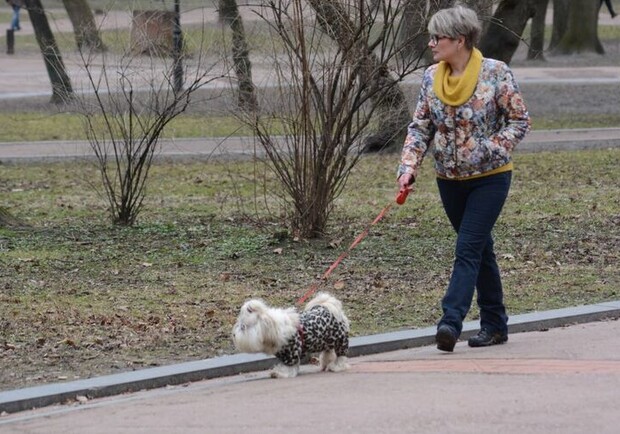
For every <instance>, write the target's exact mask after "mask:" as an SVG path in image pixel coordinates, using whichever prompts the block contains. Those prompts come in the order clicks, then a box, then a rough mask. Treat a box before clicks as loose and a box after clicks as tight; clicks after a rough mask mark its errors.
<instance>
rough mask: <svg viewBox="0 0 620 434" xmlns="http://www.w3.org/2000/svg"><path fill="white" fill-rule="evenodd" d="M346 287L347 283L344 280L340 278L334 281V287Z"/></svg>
mask: <svg viewBox="0 0 620 434" xmlns="http://www.w3.org/2000/svg"><path fill="white" fill-rule="evenodd" d="M344 287H345V284H344V282H343V281H342V280H339V281H338V282H336V283H334V289H338V290H340V289H343V288H344Z"/></svg>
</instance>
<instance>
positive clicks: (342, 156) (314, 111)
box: [241, 0, 417, 238]
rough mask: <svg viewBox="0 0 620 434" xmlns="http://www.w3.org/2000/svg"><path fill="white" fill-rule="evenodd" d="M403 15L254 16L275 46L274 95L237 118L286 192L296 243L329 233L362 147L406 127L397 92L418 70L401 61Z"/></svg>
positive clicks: (290, 4)
mask: <svg viewBox="0 0 620 434" xmlns="http://www.w3.org/2000/svg"><path fill="white" fill-rule="evenodd" d="M401 6H402V5H400V4H399V2H398V1H396V2H394V1H388V0H386V1H383V2H380V4H379V6H378V7H377V8H376V9H371V8H368V7H365V3H364V2H346V1H329V2H328V1H318V0H312V1H310V2H303V1H301V0H286V1H285V0H274V1H271V2H269V3H268V7H267V8H266V9H263V10H257V11H256V13H257V14H259V15H260V16H261V17H262V18H263V20H264V21H265V22H266V23H267V24H268V25H269V29H270V30H269V31H270V34H271V40H272V41H273V46H272V47H271V48H272V52H271V53H270V56H269V63H270V66H271V67H272V71H273V76H272V77H271V78H270V82H271V83H272V84H273V85H274V90H273V92H271V96H270V98H269V99H265V100H264V101H260V102H259V107H260V109H258V110H256V111H246V112H244V113H243V114H242V116H241V119H242V121H243V122H244V123H245V124H247V125H249V126H250V127H251V128H252V130H253V132H254V135H255V137H256V140H257V142H258V143H259V145H260V147H261V148H262V149H263V150H264V151H265V154H266V163H267V164H268V166H269V167H270V168H271V169H272V170H273V171H274V172H275V173H276V175H277V177H278V179H279V180H280V182H281V184H282V186H283V190H284V192H285V194H283V195H282V196H283V197H282V198H283V199H284V201H285V202H286V204H287V209H289V217H288V219H289V221H290V225H291V227H292V230H293V232H294V233H295V234H296V235H298V236H301V237H305V238H315V237H320V236H322V235H323V234H324V232H325V229H326V225H327V222H328V219H329V216H330V213H331V212H332V210H333V206H334V200H335V199H336V198H337V197H338V195H339V194H340V193H341V192H342V190H343V188H344V187H345V185H346V182H347V179H348V177H349V174H350V173H351V170H352V169H353V167H354V166H355V165H356V163H357V162H358V160H359V158H360V157H361V155H362V151H363V147H364V140H365V139H366V138H367V137H369V136H370V135H371V134H372V132H373V130H374V129H375V128H376V126H377V125H378V124H381V122H382V120H384V118H385V117H386V116H387V117H390V116H392V117H396V118H399V119H402V110H403V106H402V104H400V103H401V102H403V101H404V99H402V92H401V91H400V89H399V87H398V85H399V83H400V82H401V81H402V80H403V79H404V78H405V77H406V75H407V74H409V73H410V72H412V71H413V70H414V69H416V67H417V62H403V61H402V60H400V58H399V56H398V54H399V51H400V50H401V49H402V46H400V45H399V42H398V40H397V39H398V38H397V37H396V35H397V33H398V26H399V25H400V10H402V7H401ZM405 111H406V105H405ZM378 113H380V116H377V114H378ZM405 119H406V120H404V121H402V122H403V123H404V125H403V128H404V127H405V126H406V123H407V122H408V119H409V115H408V114H407V113H406V117H405Z"/></svg>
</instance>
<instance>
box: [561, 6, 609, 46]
mask: <svg viewBox="0 0 620 434" xmlns="http://www.w3.org/2000/svg"><path fill="white" fill-rule="evenodd" d="M599 6H600V3H599V2H598V1H591V0H573V1H572V2H571V4H570V8H569V10H568V22H567V24H568V25H567V28H566V32H565V33H564V35H563V36H562V39H560V41H559V43H558V45H557V47H555V49H554V52H555V53H557V54H573V53H583V52H591V53H599V54H604V53H605V50H604V49H603V45H602V44H601V41H600V40H599V38H598V11H599Z"/></svg>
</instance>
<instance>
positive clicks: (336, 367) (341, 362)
mask: <svg viewBox="0 0 620 434" xmlns="http://www.w3.org/2000/svg"><path fill="white" fill-rule="evenodd" d="M350 367H351V366H350V365H349V364H348V363H347V358H346V357H345V356H340V357H338V358H337V359H336V360H335V361H333V362H332V363H330V364H329V365H327V370H328V371H331V372H342V371H346V370H347V369H349V368H350Z"/></svg>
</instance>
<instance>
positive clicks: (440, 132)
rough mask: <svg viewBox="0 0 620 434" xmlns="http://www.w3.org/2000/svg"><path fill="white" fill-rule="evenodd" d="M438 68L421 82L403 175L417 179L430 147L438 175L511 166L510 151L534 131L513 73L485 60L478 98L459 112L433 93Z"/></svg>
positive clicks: (469, 173)
mask: <svg viewBox="0 0 620 434" xmlns="http://www.w3.org/2000/svg"><path fill="white" fill-rule="evenodd" d="M436 71H437V65H433V66H431V67H429V68H428V69H427V70H426V71H425V73H424V77H423V79H422V87H421V90H420V97H419V99H418V104H417V107H416V110H415V113H414V115H413V122H411V124H409V127H408V132H407V138H406V139H405V144H404V147H403V151H402V159H401V165H400V167H399V170H398V176H400V175H402V174H403V173H411V174H412V175H413V176H414V179H415V177H416V175H417V172H418V168H419V167H420V164H421V163H422V160H423V159H424V155H425V154H426V152H427V150H428V148H429V146H430V145H431V143H432V144H433V146H432V148H433V151H432V153H433V156H434V157H435V170H436V171H437V175H438V176H439V177H442V178H448V179H462V178H467V177H470V176H475V175H480V174H484V173H485V172H489V171H491V170H495V169H497V168H500V167H502V166H504V165H506V164H508V163H510V161H511V155H510V154H511V152H512V150H513V149H514V147H515V146H516V145H517V144H518V143H519V142H520V141H521V139H523V137H524V136H525V134H526V133H527V132H528V131H529V130H530V117H529V114H528V112H527V108H526V107H525V103H524V102H523V98H522V97H521V93H520V92H519V87H518V86H517V83H516V81H515V79H514V76H513V74H512V71H511V70H510V68H509V67H508V66H507V65H506V64H505V63H504V62H501V61H499V60H494V59H483V61H482V67H481V68H480V73H479V75H478V83H477V85H476V88H475V90H474V93H473V95H472V96H471V97H470V98H469V100H468V101H467V102H465V103H464V104H463V105H461V106H458V107H452V106H449V105H446V104H444V103H443V102H442V101H441V100H440V99H439V98H438V97H437V95H436V94H435V92H434V91H433V78H434V76H435V72H436Z"/></svg>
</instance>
